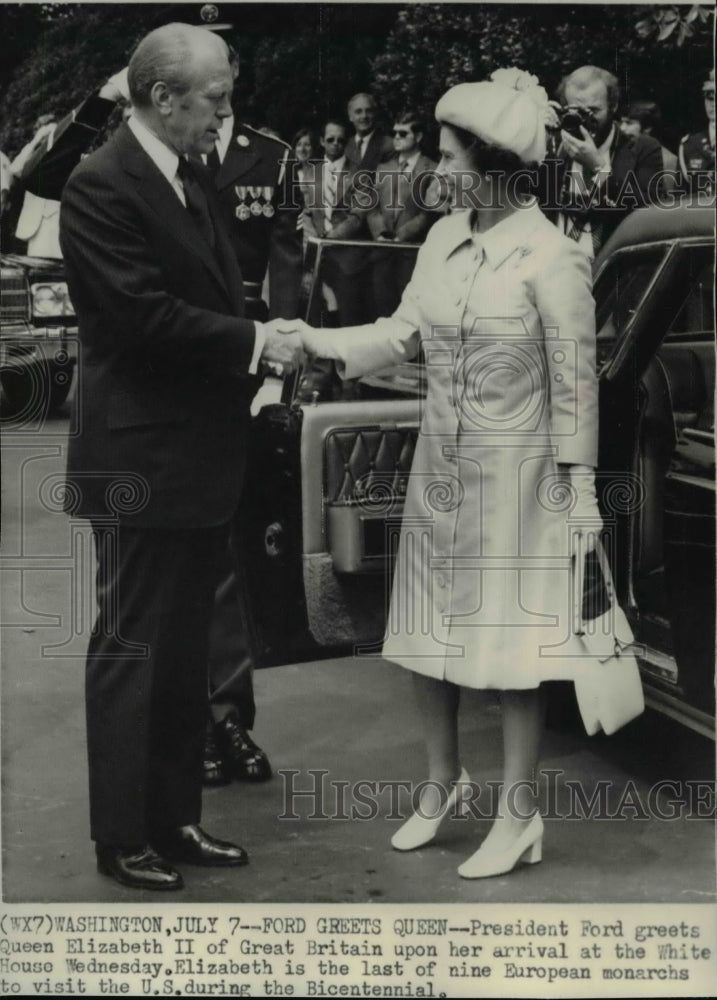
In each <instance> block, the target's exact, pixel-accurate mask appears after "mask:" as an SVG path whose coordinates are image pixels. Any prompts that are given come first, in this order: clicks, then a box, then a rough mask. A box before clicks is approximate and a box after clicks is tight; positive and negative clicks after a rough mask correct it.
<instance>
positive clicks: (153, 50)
mask: <svg viewBox="0 0 717 1000" xmlns="http://www.w3.org/2000/svg"><path fill="white" fill-rule="evenodd" d="M198 32H201V34H198ZM209 38H213V39H215V40H216V43H217V44H218V46H219V45H225V43H224V42H223V40H222V39H221V38H218V37H217V36H216V35H212V34H211V33H210V32H208V31H206V30H205V29H204V28H197V27H195V26H194V25H191V24H182V23H181V22H175V23H173V24H165V25H162V27H161V28H155V29H154V31H150V33H149V34H148V35H145V37H144V38H143V39H142V41H141V42H140V43H139V45H138V46H137V48H136V49H135V50H134V52H133V53H132V58H131V59H130V61H129V68H128V72H127V80H128V83H129V92H130V96H131V98H132V104H134V105H135V106H136V107H138V108H146V107H148V106H149V105H150V104H151V101H152V96H151V95H152V87H153V86H154V85H155V83H157V81H158V80H161V81H163V82H164V83H165V84H166V85H167V87H168V88H169V90H171V91H172V92H173V93H175V94H186V93H187V91H188V90H190V89H191V84H192V81H191V73H190V71H189V70H190V67H191V65H192V62H193V58H194V54H195V52H196V49H197V43H198V42H200V43H204V42H205V41H206V42H207V44H210V45H211V44H212V43H211V42H209Z"/></svg>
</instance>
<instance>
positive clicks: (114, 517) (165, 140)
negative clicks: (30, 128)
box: [61, 24, 300, 890]
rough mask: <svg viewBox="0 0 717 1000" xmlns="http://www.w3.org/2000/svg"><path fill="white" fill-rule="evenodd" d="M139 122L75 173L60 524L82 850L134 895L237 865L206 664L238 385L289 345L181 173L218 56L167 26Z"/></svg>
mask: <svg viewBox="0 0 717 1000" xmlns="http://www.w3.org/2000/svg"><path fill="white" fill-rule="evenodd" d="M129 87H130V93H131V98H132V104H133V108H134V113H133V115H132V117H131V119H130V120H129V121H128V122H127V123H125V124H123V125H121V126H120V128H119V129H118V130H117V132H116V133H115V134H114V135H113V137H112V138H111V139H110V140H109V141H108V142H107V143H106V144H105V145H104V146H102V147H101V148H100V149H99V150H97V152H95V153H93V154H91V155H90V156H88V157H87V158H85V160H84V161H83V162H82V163H80V165H79V166H78V167H77V168H76V170H75V171H74V172H73V174H72V176H71V177H70V179H69V181H68V183H67V185H66V187H65V190H64V193H63V199H62V211H61V244H62V250H63V255H64V258H65V264H66V273H67V280H68V284H69V288H70V294H71V295H72V300H73V303H74V305H75V309H76V312H77V316H78V326H79V331H80V343H81V356H80V367H81V379H80V383H79V384H80V391H79V393H78V397H77V401H76V406H77V408H78V412H77V420H78V426H79V427H80V431H79V433H78V435H77V436H76V437H74V438H71V439H70V443H69V447H68V489H67V504H66V506H67V510H68V512H69V513H71V514H73V515H75V516H80V517H85V518H88V519H89V520H90V522H91V525H92V530H93V535H94V538H95V545H96V551H97V563H98V571H97V605H98V619H97V623H96V625H95V628H94V629H93V632H92V635H91V637H90V643H89V647H88V653H87V674H86V702H87V744H88V763H89V772H90V822H91V835H92V839H93V840H94V841H95V844H96V853H97V864H98V869H99V871H100V872H102V873H103V874H106V875H108V876H110V877H112V878H114V879H116V880H117V881H118V882H121V883H122V884H124V885H128V886H132V887H136V888H145V889H164V890H167V889H179V888H181V887H182V885H183V880H182V876H181V875H180V873H179V872H178V871H177V870H176V869H175V868H174V863H178V864H182V863H186V864H197V865H232V866H233V865H242V864H245V863H246V861H247V855H246V852H245V851H244V850H243V849H242V848H241V847H238V846H236V845H234V844H231V843H228V842H226V841H220V840H216V839H215V838H213V837H211V836H210V835H209V834H207V833H205V832H204V831H203V830H202V829H201V827H200V826H199V820H200V814H201V789H202V752H203V737H204V721H205V718H206V704H207V688H206V684H207V675H206V658H207V645H208V632H209V622H210V617H211V613H212V605H213V598H214V592H215V587H216V584H217V578H218V567H219V563H220V559H221V556H222V554H223V552H225V551H226V547H227V545H228V534H229V523H230V521H231V519H232V517H233V516H234V514H235V511H236V508H237V504H238V502H239V498H240V494H241V490H242V478H243V463H244V452H245V446H246V434H247V427H248V420H249V408H248V401H247V393H246V391H245V389H244V387H245V384H246V380H247V379H248V378H250V377H251V376H252V374H253V373H254V372H255V371H256V369H257V366H258V364H259V363H260V361H262V360H263V361H264V362H266V363H269V364H274V365H284V366H286V367H288V368H291V367H293V366H294V365H295V364H296V363H297V361H298V359H299V357H300V348H299V344H298V338H297V337H296V336H294V335H285V334H283V333H282V332H281V330H282V326H281V324H280V323H279V322H270V323H267V324H261V323H257V322H254V321H252V320H248V319H245V318H243V310H244V292H243V287H242V278H241V272H240V270H239V268H238V266H237V263H236V260H235V258H234V254H233V253H232V249H231V246H230V244H229V241H228V239H227V237H226V235H225V234H224V232H223V227H222V226H221V224H220V222H219V215H218V212H217V209H216V206H215V205H214V202H213V193H212V190H211V183H210V179H209V178H208V177H205V176H202V174H203V168H202V167H201V164H200V165H199V168H196V167H194V166H193V165H192V163H191V162H190V158H192V159H196V158H198V157H200V156H201V155H208V154H209V153H210V152H211V151H212V149H213V148H214V145H215V143H216V140H217V136H218V133H219V128H220V126H221V123H222V121H223V119H225V118H226V117H228V115H229V114H230V113H231V106H230V95H231V91H232V87H233V76H232V72H231V68H230V65H229V60H228V55H227V48H226V45H225V44H224V42H223V41H222V40H221V39H219V38H217V37H216V36H214V35H212V34H210V33H209V32H207V31H205V30H203V29H201V28H194V27H191V26H189V25H183V24H173V25H166V26H164V27H163V28H159V29H157V30H155V31H153V32H151V33H150V34H149V35H147V36H146V37H145V38H144V39H143V40H142V41H141V42H140V44H139V45H138V47H137V49H136V50H135V52H134V54H133V56H132V59H131V61H130V66H129Z"/></svg>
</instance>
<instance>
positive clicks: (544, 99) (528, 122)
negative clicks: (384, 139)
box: [436, 69, 550, 163]
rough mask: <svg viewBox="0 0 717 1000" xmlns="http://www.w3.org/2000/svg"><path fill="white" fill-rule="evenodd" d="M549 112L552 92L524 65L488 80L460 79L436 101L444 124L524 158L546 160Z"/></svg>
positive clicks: (439, 118) (501, 70)
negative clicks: (471, 80)
mask: <svg viewBox="0 0 717 1000" xmlns="http://www.w3.org/2000/svg"><path fill="white" fill-rule="evenodd" d="M549 115H550V105H549V103H548V95H547V94H546V92H545V90H544V89H543V88H542V87H541V86H539V84H538V78H537V77H535V76H533V75H532V74H531V73H526V72H525V71H524V70H520V69H498V70H496V71H495V72H494V73H492V74H491V79H490V81H488V80H485V81H482V82H481V83H459V84H458V85H457V86H455V87H451V89H450V90H449V91H447V92H446V93H445V94H444V95H443V97H442V98H441V99H440V101H439V102H438V104H437V105H436V119H437V121H439V122H441V124H443V125H454V126H456V127H457V128H462V129H465V130H466V131H467V132H470V133H471V134H472V135H475V136H477V137H478V138H479V139H482V140H483V141H484V142H488V143H490V144H491V145H493V146H500V147H501V148H502V149H508V150H510V151H511V152H512V153H515V154H516V155H517V156H519V157H520V158H521V160H523V162H524V163H533V162H538V163H540V162H541V161H542V160H544V159H545V152H546V135H545V124H546V121H547V119H548V117H549Z"/></svg>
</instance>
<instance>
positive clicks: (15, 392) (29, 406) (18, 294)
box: [0, 254, 77, 427]
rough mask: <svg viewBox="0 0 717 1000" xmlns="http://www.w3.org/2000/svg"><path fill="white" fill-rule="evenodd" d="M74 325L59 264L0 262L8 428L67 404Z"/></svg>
mask: <svg viewBox="0 0 717 1000" xmlns="http://www.w3.org/2000/svg"><path fill="white" fill-rule="evenodd" d="M76 360H77V322H76V319H75V312H74V309H73V307H72V303H71V301H70V297H69V294H68V291H67V282H66V281H65V275H64V268H63V264H62V261H61V260H53V259H45V258H40V257H21V256H17V255H12V254H3V255H2V258H1V260H0V413H1V414H2V416H3V419H4V420H6V421H9V422H10V423H11V424H12V426H14V427H17V426H18V425H21V424H24V423H25V422H28V421H37V420H42V419H43V418H44V417H46V416H47V415H48V414H52V413H55V412H57V411H58V410H59V409H60V408H61V407H62V404H63V403H64V402H65V400H66V399H67V395H68V393H69V391H70V387H71V385H72V376H73V372H74V368H75V363H76Z"/></svg>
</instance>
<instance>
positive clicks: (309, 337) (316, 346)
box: [297, 321, 342, 361]
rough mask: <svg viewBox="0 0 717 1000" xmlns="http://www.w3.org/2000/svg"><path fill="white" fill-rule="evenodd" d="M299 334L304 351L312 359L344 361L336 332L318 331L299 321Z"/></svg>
mask: <svg viewBox="0 0 717 1000" xmlns="http://www.w3.org/2000/svg"><path fill="white" fill-rule="evenodd" d="M297 329H298V334H299V336H300V337H301V342H302V344H303V346H304V350H305V351H306V353H307V354H308V355H310V356H311V357H312V358H329V359H330V360H332V361H340V360H342V357H341V351H340V350H339V348H338V345H337V340H338V339H339V338H340V336H341V334H340V333H339V337H338V338H337V337H336V333H337V331H336V330H317V329H316V328H315V327H313V326H309V325H308V324H307V323H304V322H301V321H298V325H297Z"/></svg>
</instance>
